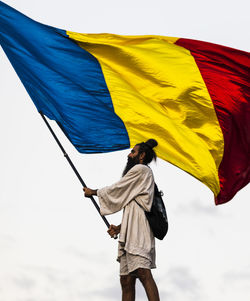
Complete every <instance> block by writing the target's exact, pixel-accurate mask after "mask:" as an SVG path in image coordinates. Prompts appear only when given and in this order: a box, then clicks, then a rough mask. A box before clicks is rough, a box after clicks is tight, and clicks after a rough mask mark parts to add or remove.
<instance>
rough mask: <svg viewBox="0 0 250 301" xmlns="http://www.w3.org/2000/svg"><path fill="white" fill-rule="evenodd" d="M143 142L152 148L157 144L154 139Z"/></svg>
mask: <svg viewBox="0 0 250 301" xmlns="http://www.w3.org/2000/svg"><path fill="white" fill-rule="evenodd" d="M145 144H146V145H147V146H149V147H150V148H151V149H153V148H154V147H156V146H157V145H158V142H157V141H156V140H155V139H149V140H148V141H146V142H145Z"/></svg>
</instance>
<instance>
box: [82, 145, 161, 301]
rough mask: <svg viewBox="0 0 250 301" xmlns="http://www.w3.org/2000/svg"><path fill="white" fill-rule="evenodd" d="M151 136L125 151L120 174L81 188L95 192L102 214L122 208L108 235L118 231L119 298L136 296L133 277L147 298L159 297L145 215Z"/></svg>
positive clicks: (87, 192) (149, 193) (155, 299)
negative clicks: (93, 186)
mask: <svg viewBox="0 0 250 301" xmlns="http://www.w3.org/2000/svg"><path fill="white" fill-rule="evenodd" d="M155 146H157V142H156V141H155V140H154V139H149V140H148V141H147V142H145V143H144V142H142V143H140V144H137V145H135V147H134V148H133V149H132V150H131V152H130V154H129V155H128V162H127V165H126V167H125V169H124V171H123V176H122V178H121V179H120V180H119V181H118V182H117V183H115V184H113V185H111V186H108V187H104V188H102V189H98V190H93V189H90V188H84V192H85V196H86V197H91V196H93V195H97V196H98V198H99V202H100V211H101V214H102V215H108V214H112V213H115V212H117V211H120V210H122V209H123V217H122V223H121V225H120V226H114V225H111V226H110V228H109V230H108V232H109V234H110V236H111V237H113V236H114V235H115V234H118V233H120V235H119V244H118V246H119V247H118V258H117V261H119V262H120V281H121V286H122V300H123V301H134V300H135V280H136V278H139V279H140V281H141V282H142V284H143V286H144V288H145V291H146V294H147V296H148V300H149V301H158V300H160V299H159V293H158V289H157V286H156V284H155V281H154V279H153V276H152V274H151V269H153V268H156V265H155V238H154V235H153V233H152V230H151V229H150V225H149V223H148V220H147V218H146V215H145V211H150V209H151V206H152V202H153V196H154V177H153V173H152V171H151V169H150V168H149V167H148V164H149V163H150V162H151V161H152V160H153V159H154V160H156V154H155V152H154V150H153V148H154V147H155Z"/></svg>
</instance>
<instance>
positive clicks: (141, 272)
mask: <svg viewBox="0 0 250 301" xmlns="http://www.w3.org/2000/svg"><path fill="white" fill-rule="evenodd" d="M136 274H137V277H138V278H139V279H140V281H141V283H142V285H143V286H144V288H145V291H146V294H147V296H148V300H149V301H160V297H159V293H158V289H157V286H156V284H155V281H154V278H153V276H152V273H151V270H150V269H143V268H139V269H137V270H136Z"/></svg>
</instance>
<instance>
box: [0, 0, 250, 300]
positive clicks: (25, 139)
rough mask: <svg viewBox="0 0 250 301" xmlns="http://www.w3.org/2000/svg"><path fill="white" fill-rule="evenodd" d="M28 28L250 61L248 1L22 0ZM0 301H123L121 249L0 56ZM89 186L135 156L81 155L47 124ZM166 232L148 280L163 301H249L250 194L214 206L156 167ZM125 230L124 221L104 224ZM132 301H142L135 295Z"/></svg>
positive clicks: (107, 179)
mask: <svg viewBox="0 0 250 301" xmlns="http://www.w3.org/2000/svg"><path fill="white" fill-rule="evenodd" d="M4 2H5V3H7V4H9V5H11V6H13V7H15V8H16V9H18V10H20V11H21V12H23V13H24V14H26V15H28V16H29V17H31V18H33V19H35V20H37V21H39V22H42V23H45V24H48V25H52V26H55V27H58V28H61V29H67V30H71V31H76V32H82V33H100V32H109V33H117V34H132V35H134V34H157V35H158V34H159V35H166V36H175V37H185V38H193V39H199V40H203V41H209V42H214V43H218V44H222V45H226V46H230V47H234V48H238V49H241V50H245V51H249V49H250V38H249V28H250V19H249V11H250V3H249V0H238V1H228V0H221V1H218V0H216V1H215V0H210V1H206V2H205V1H198V0H197V1H196V0H190V1H184V0H182V1H180V0H179V1H178V0H177V1H167V0H164V1H157V0H155V1H145V0H144V1H136V0H133V1H131V0H127V1H119V0H107V1H103V0H92V1H76V0H71V1H66V0H60V1H59V0H53V1H51V0H50V1H48V0H43V1H40V0H39V1H34V0H18V1H8V0H5V1H4ZM0 70H1V72H0V83H1V89H0V99H1V111H0V114H1V117H0V129H1V149H0V166H1V169H0V183H1V184H0V185H1V186H0V187H1V189H0V300H1V301H2V300H3V301H58V300H60V301H69V300H70V301H80V300H81V301H82V300H89V301H108V300H109V301H112V300H114V301H115V300H119V299H120V284H119V264H118V263H117V262H116V261H115V259H116V255H117V241H114V240H113V239H110V238H109V236H108V235H107V234H106V230H107V229H106V228H105V227H106V226H105V224H104V223H103V221H102V220H101V218H100V217H99V216H98V214H97V212H96V210H95V208H94V206H93V205H92V204H91V203H90V201H89V200H88V199H85V198H84V197H83V193H82V188H81V185H80V183H79V182H78V180H77V178H76V177H75V175H74V173H73V172H72V171H71V169H70V167H69V166H68V163H67V162H66V160H65V158H64V157H63V156H62V154H61V153H60V150H59V149H58V146H57V145H56V144H55V142H54V140H53V138H52V137H51V136H50V133H49V132H48V130H47V128H46V126H45V125H44V123H43V121H42V119H41V117H40V116H39V114H38V113H37V111H36V108H35V106H34V105H33V103H32V101H31V99H30V98H29V96H28V94H27V92H26V91H25V89H24V87H23V86H22V84H21V82H20V80H19V79H18V77H17V75H16V74H15V71H14V70H13V68H12V66H11V64H10V63H9V61H8V60H7V58H6V56H5V54H4V53H3V51H2V50H1V51H0ZM51 124H52V126H53V128H54V130H55V131H56V133H57V134H58V136H59V137H60V139H61V141H62V143H63V145H64V146H65V148H66V150H67V152H68V154H69V155H70V156H71V158H72V160H73V162H74V163H75V165H76V166H77V168H78V169H79V171H80V173H81V175H82V177H83V178H84V180H85V181H86V183H87V185H88V186H90V187H92V188H98V187H103V186H105V185H108V184H111V183H113V182H114V181H116V180H118V179H119V178H120V176H121V172H122V170H123V167H124V165H125V164H126V157H127V154H128V152H129V150H125V151H119V152H114V153H109V154H102V155H83V154H79V153H77V151H76V150H75V149H74V147H73V146H72V145H71V144H70V143H69V141H68V140H67V139H66V138H65V137H64V136H63V134H62V133H61V132H60V130H59V129H58V128H57V126H56V125H55V124H54V123H53V122H51ZM152 169H153V171H154V174H155V178H156V182H157V183H158V186H159V187H160V188H161V190H163V191H164V193H165V196H164V197H165V203H166V207H167V212H168V216H169V222H170V228H169V233H168V235H167V237H166V238H165V239H164V240H163V241H157V269H156V270H154V271H153V273H154V276H155V279H156V281H157V283H158V287H159V291H160V296H161V300H171V301H184V300H185V301H191V300H192V301H195V300H197V301H198V300H199V301H200V300H202V301H214V300H215V301H217V300H220V301H235V300H240V301H245V300H249V298H250V242H249V229H250V218H249V215H250V187H249V185H248V187H245V188H244V189H242V190H241V191H240V192H239V193H238V194H237V195H236V196H235V197H234V199H233V200H232V201H230V202H229V203H227V204H224V205H220V206H215V205H214V200H213V194H212V192H211V191H210V190H209V189H208V188H207V187H206V186H205V185H203V184H202V183H200V182H199V181H197V180H196V179H194V178H193V177H191V176H190V175H188V174H186V173H185V172H183V171H181V170H180V169H178V168H176V167H174V166H172V165H170V164H168V163H167V162H164V161H162V160H160V159H159V160H158V162H157V163H156V164H155V163H154V164H152ZM108 219H109V221H110V222H111V223H120V219H121V214H120V213H118V214H116V215H113V216H109V217H108ZM137 300H140V301H142V300H145V293H144V291H143V289H142V287H141V285H140V284H139V283H138V285H137Z"/></svg>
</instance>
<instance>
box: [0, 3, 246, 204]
mask: <svg viewBox="0 0 250 301" xmlns="http://www.w3.org/2000/svg"><path fill="white" fill-rule="evenodd" d="M0 42H1V46H2V48H3V50H4V51H5V53H6V55H7V56H8V58H9V60H10V62H11V63H12V65H13V67H14V69H15V70H16V72H17V74H18V76H19V78H20V79H21V81H22V82H23V84H24V86H25V88H26V90H27V91H28V93H29V95H30V97H31V99H32V100H33V102H34V104H35V106H36V107H37V110H38V111H41V112H42V113H43V114H45V115H46V116H47V117H48V118H50V119H53V120H56V121H57V122H58V124H59V125H60V127H61V128H62V130H63V131H64V133H65V135H66V136H67V137H68V139H69V140H70V141H71V142H72V143H73V145H74V146H75V147H76V149H77V150H78V151H79V152H82V153H98V152H109V151H115V150H121V149H126V148H129V147H131V146H133V145H135V144H136V143H138V142H141V141H143V140H144V141H145V140H146V139H148V138H154V139H156V140H157V141H158V143H159V145H158V147H157V155H158V156H159V157H160V158H162V159H164V160H166V161H168V162H170V163H172V164H174V165H176V166H178V167H179V168H181V169H183V170H185V171H186V172H188V173H190V174H191V175H193V176H194V177H196V178H197V179H199V180H200V181H201V182H203V183H204V184H206V185H207V186H208V187H209V188H210V189H211V190H212V191H213V192H214V195H215V201H216V204H221V203H225V202H227V201H229V200H230V199H231V198H232V197H233V196H234V195H235V194H236V193H237V191H238V190H239V189H241V188H242V187H244V186H245V185H247V184H248V183H249V180H250V109H249V103H250V54H249V53H248V52H244V51H240V50H236V49H232V48H228V47H224V46H220V45H215V44H211V43H207V42H201V41H195V40H189V39H179V38H170V37H164V36H153V35H152V36H119V35H113V34H79V33H75V32H70V31H65V30H61V29H57V28H54V27H50V26H47V25H44V24H41V23H38V22H35V21H33V20H31V19H30V18H28V17H26V16H25V15H23V14H21V13H20V12H18V11H16V10H14V9H13V8H11V7H9V6H8V5H6V4H4V3H3V2H0Z"/></svg>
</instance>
